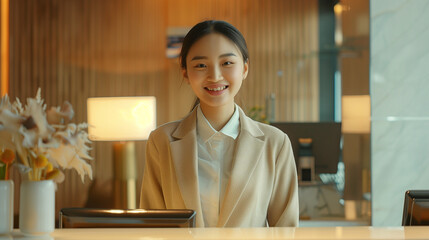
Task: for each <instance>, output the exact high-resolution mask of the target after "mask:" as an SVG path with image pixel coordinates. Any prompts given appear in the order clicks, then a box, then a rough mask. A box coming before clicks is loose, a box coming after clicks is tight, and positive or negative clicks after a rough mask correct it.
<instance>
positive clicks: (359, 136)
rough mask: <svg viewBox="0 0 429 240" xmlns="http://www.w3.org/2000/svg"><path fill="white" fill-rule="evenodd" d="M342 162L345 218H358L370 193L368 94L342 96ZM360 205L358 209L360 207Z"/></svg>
mask: <svg viewBox="0 0 429 240" xmlns="http://www.w3.org/2000/svg"><path fill="white" fill-rule="evenodd" d="M341 126H342V132H343V143H344V145H343V146H344V147H343V162H344V166H345V185H344V211H345V217H346V219H350V220H352V219H357V218H358V212H361V213H362V215H365V214H367V213H365V212H367V211H366V210H365V208H367V207H365V206H362V205H361V204H360V203H361V202H362V199H363V193H364V192H369V191H370V189H369V188H370V187H367V186H369V185H370V183H369V178H370V176H369V165H370V164H369V161H370V160H369V155H370V153H369V148H370V146H369V145H370V144H369V133H370V130H371V100H370V96H369V95H345V96H343V97H342V124H341ZM359 208H360V209H359Z"/></svg>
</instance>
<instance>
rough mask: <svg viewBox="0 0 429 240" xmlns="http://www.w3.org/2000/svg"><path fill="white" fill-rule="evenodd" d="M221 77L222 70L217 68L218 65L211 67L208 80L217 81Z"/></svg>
mask: <svg viewBox="0 0 429 240" xmlns="http://www.w3.org/2000/svg"><path fill="white" fill-rule="evenodd" d="M222 79H223V75H222V71H221V70H220V69H219V67H213V68H211V71H210V73H209V80H211V81H213V82H217V81H220V80H222Z"/></svg>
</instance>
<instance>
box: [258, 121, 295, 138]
mask: <svg viewBox="0 0 429 240" xmlns="http://www.w3.org/2000/svg"><path fill="white" fill-rule="evenodd" d="M252 121H254V120H252ZM254 122H255V123H256V125H257V126H258V128H259V129H260V130H261V131H262V132H263V133H264V135H265V136H266V137H268V138H270V139H275V140H283V139H284V138H286V139H289V137H288V136H287V134H286V133H285V132H283V131H282V130H280V129H278V128H276V127H274V126H271V125H269V124H266V123H261V122H257V121H254Z"/></svg>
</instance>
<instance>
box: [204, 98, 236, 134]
mask: <svg viewBox="0 0 429 240" xmlns="http://www.w3.org/2000/svg"><path fill="white" fill-rule="evenodd" d="M197 132H198V135H199V137H200V139H201V140H203V141H204V142H207V141H208V140H210V138H211V137H213V135H215V134H216V133H218V131H216V130H215V129H214V128H213V127H212V126H211V125H210V123H209V121H208V120H207V119H206V117H205V116H204V114H203V111H202V110H201V107H200V105H198V107H197ZM219 132H220V133H223V134H224V135H227V136H229V137H231V138H233V139H234V140H235V139H236V138H237V137H238V134H239V133H240V114H239V112H238V109H237V105H235V107H234V114H232V117H231V118H230V119H229V121H228V122H227V123H226V125H225V126H224V127H223V128H222V129H221V130H220V131H219Z"/></svg>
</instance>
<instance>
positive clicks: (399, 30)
mask: <svg viewBox="0 0 429 240" xmlns="http://www.w3.org/2000/svg"><path fill="white" fill-rule="evenodd" d="M370 28H371V34H370V52H371V58H370V95H371V109H372V112H371V119H372V120H371V152H372V153H371V174H372V176H371V177H372V225H374V226H400V225H401V221H402V211H403V204H404V193H405V191H406V190H408V189H429V1H428V0H370Z"/></svg>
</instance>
